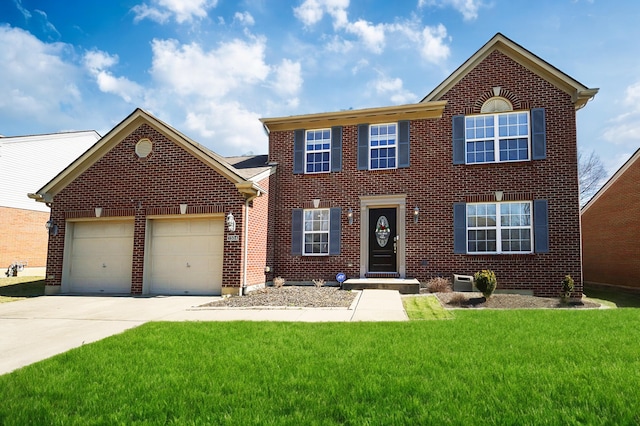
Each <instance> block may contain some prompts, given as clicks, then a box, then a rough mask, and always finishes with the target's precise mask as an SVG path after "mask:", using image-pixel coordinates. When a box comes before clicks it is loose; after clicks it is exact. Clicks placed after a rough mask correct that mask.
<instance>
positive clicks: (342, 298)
mask: <svg viewBox="0 0 640 426" xmlns="http://www.w3.org/2000/svg"><path fill="white" fill-rule="evenodd" d="M355 297H356V293H355V292H353V291H347V290H340V288H339V287H315V286H284V287H280V288H276V287H266V288H263V289H260V290H256V291H252V292H250V293H248V294H247V295H245V296H231V297H225V298H223V299H222V300H218V301H215V302H211V303H207V304H206V305H202V306H201V307H214V308H220V307H227V308H250V307H259V306H265V307H297V308H348V307H349V306H351V303H352V302H353V300H354V299H355Z"/></svg>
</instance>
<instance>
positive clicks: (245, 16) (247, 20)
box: [233, 12, 256, 27]
mask: <svg viewBox="0 0 640 426" xmlns="http://www.w3.org/2000/svg"><path fill="white" fill-rule="evenodd" d="M233 20H234V21H235V22H239V23H240V24H242V25H246V26H248V27H250V26H252V25H254V24H255V23H256V21H255V19H253V16H251V14H250V13H249V12H242V13H240V12H236V13H235V15H234V16H233Z"/></svg>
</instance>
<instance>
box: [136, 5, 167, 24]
mask: <svg viewBox="0 0 640 426" xmlns="http://www.w3.org/2000/svg"><path fill="white" fill-rule="evenodd" d="M131 11H132V12H133V13H134V15H135V16H134V18H133V22H136V23H137V22H140V21H142V20H144V19H150V20H152V21H155V22H158V23H159V24H164V23H165V22H167V21H168V20H169V18H171V13H169V11H166V10H164V11H162V10H160V9H157V8H154V7H149V6H148V5H147V4H144V3H143V4H138V5H136V6H133V7H132V8H131Z"/></svg>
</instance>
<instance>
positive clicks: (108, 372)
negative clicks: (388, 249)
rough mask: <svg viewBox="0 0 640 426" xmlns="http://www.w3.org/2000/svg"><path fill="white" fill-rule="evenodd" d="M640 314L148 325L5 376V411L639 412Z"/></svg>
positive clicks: (413, 417) (615, 415)
mask: <svg viewBox="0 0 640 426" xmlns="http://www.w3.org/2000/svg"><path fill="white" fill-rule="evenodd" d="M637 323H638V311H637V310H635V309H612V310H589V311H586V310H585V311H565V310H540V311H521V310H517V311H490V310H486V311H460V312H456V319H455V320H453V321H409V322H393V323H315V324H310V323H269V322H264V323H251V322H228V323H206V322H195V323H148V324H145V325H143V326H141V327H139V328H136V329H133V330H130V331H127V332H125V333H123V334H120V335H117V336H114V337H111V338H108V339H105V340H102V341H100V342H96V343H93V344H90V345H85V346H83V347H80V348H77V349H75V350H72V351H69V352H67V353H65V354H61V355H58V356H56V357H54V358H51V359H49V360H46V361H43V362H40V363H37V364H34V365H31V366H28V367H25V368H23V369H20V370H18V371H15V372H13V373H11V374H7V375H4V376H0V400H1V401H2V404H0V424H3V425H28V424H34V425H36V424H37V425H40V424H65V425H67V424H72V425H73V424H82V425H93V424H234V425H235V424H272V425H280V424H282V425H298V424H314V425H332V424H357V425H361V424H590V425H599V424H603V425H604V424H637V423H638V422H639V421H640V393H638V391H637V384H638V383H639V382H640V357H638V341H640V328H639V327H637Z"/></svg>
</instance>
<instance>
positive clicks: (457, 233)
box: [453, 203, 467, 254]
mask: <svg viewBox="0 0 640 426" xmlns="http://www.w3.org/2000/svg"><path fill="white" fill-rule="evenodd" d="M453 252H454V253H463V254H464V253H466V252H467V204H466V203H454V205H453Z"/></svg>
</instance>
